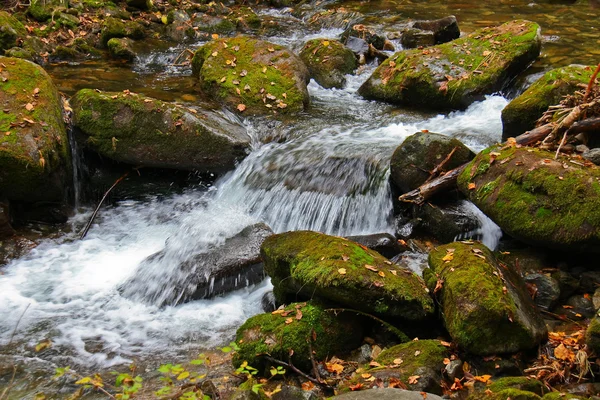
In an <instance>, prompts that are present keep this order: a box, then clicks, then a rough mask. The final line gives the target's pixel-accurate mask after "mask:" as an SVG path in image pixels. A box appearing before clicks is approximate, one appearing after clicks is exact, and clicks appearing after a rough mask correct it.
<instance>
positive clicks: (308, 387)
mask: <svg viewBox="0 0 600 400" xmlns="http://www.w3.org/2000/svg"><path fill="white" fill-rule="evenodd" d="M314 388H315V384H314V383H312V382H311V381H306V382H304V383H303V384H302V390H304V391H307V392H309V391H311V390H313V389H314Z"/></svg>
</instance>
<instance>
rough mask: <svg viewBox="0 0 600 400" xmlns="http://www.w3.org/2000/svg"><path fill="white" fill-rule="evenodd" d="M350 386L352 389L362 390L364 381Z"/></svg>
mask: <svg viewBox="0 0 600 400" xmlns="http://www.w3.org/2000/svg"><path fill="white" fill-rule="evenodd" d="M348 387H349V388H350V390H351V391H353V392H354V391H356V390H361V389H362V388H363V384H362V383H357V384H356V385H350V386H348Z"/></svg>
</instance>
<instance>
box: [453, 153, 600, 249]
mask: <svg viewBox="0 0 600 400" xmlns="http://www.w3.org/2000/svg"><path fill="white" fill-rule="evenodd" d="M599 179H600V168H598V167H596V166H592V167H584V166H580V165H578V164H574V163H571V162H569V160H568V159H567V158H563V157H559V159H557V160H554V153H550V152H546V151H542V150H538V149H529V148H519V149H517V148H512V147H511V148H506V149H502V148H501V147H500V146H493V147H490V148H488V149H486V150H484V151H482V152H481V153H479V155H477V157H476V158H475V159H474V160H473V161H472V162H471V163H470V164H468V165H467V167H466V168H465V170H464V171H463V173H462V174H461V175H460V176H459V178H458V187H459V189H460V190H461V191H462V192H463V194H464V195H465V196H467V197H468V198H469V199H470V200H471V201H472V202H473V203H474V204H475V205H476V206H477V207H478V208H479V209H481V211H483V212H484V213H485V214H486V215H487V216H488V217H490V218H491V219H492V220H493V221H494V222H495V223H496V224H498V225H499V226H500V228H502V230H503V231H504V232H506V233H508V234H509V235H511V236H513V237H515V238H517V239H519V240H522V241H524V242H526V243H529V244H532V245H536V246H542V247H547V248H550V249H563V250H572V251H587V252H600V205H598V198H599V197H598V196H599V195H600V183H599V182H598V180H599Z"/></svg>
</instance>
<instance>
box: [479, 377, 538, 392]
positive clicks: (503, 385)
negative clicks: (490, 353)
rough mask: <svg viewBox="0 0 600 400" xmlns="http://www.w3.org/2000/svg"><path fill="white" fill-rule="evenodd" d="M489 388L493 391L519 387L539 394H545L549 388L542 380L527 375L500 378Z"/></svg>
mask: <svg viewBox="0 0 600 400" xmlns="http://www.w3.org/2000/svg"><path fill="white" fill-rule="evenodd" d="M487 388H488V389H489V390H491V391H492V392H501V391H503V390H506V389H519V390H525V391H528V392H533V393H535V394H537V395H539V396H543V395H544V392H547V389H546V387H545V386H544V384H543V383H542V382H540V381H538V380H537V379H532V378H528V377H525V376H509V377H504V378H500V379H498V380H495V381H493V382H492V384H491V385H489V386H488V387H487Z"/></svg>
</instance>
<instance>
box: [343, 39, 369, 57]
mask: <svg viewBox="0 0 600 400" xmlns="http://www.w3.org/2000/svg"><path fill="white" fill-rule="evenodd" d="M346 48H348V49H350V50H351V51H352V52H353V53H354V54H355V55H356V57H358V58H359V59H363V62H362V63H361V64H364V63H365V62H366V57H367V56H368V55H369V50H370V48H369V43H367V41H366V40H364V39H361V38H357V37H354V36H350V37H349V38H348V40H346Z"/></svg>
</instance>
